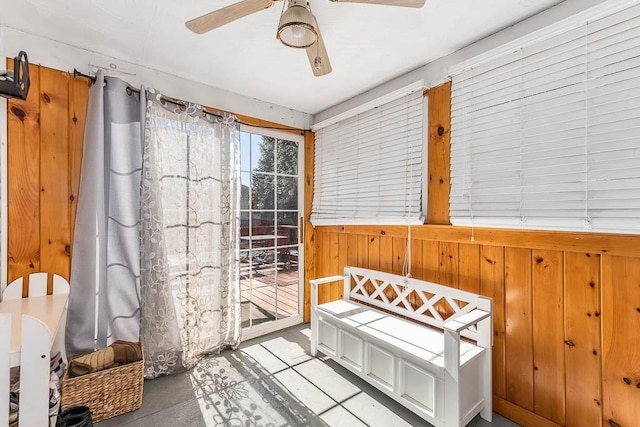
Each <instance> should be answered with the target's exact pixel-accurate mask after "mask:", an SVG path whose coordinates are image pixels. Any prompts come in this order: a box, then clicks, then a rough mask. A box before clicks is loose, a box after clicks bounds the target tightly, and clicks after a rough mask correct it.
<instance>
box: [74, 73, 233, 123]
mask: <svg viewBox="0 0 640 427" xmlns="http://www.w3.org/2000/svg"><path fill="white" fill-rule="evenodd" d="M73 77H83V78H85V79H88V80H89V81H91V83H95V82H96V76H90V75H88V74H84V73H81V72H80V71H78V70H77V69H75V68H74V69H73ZM126 91H127V95H131V94H132V93H134V92H135V93H137V94H138V95H140V89H136V88H134V87H131V86H128V85H127V89H126ZM160 100H161V101H164V102H168V103H170V104H173V105H178V106H181V107H184V106H185V102H184V101H179V100H177V99H172V98H167V97H164V96H162V97H160ZM202 112H203V113H205V114H209V115H211V116H214V117H220V118H221V117H222V115H221V114H218V113H213V112H211V111H208V110H207V109H206V108H204V107H202ZM235 121H236V122H238V123H240V122H239V121H238V119H236V120H235Z"/></svg>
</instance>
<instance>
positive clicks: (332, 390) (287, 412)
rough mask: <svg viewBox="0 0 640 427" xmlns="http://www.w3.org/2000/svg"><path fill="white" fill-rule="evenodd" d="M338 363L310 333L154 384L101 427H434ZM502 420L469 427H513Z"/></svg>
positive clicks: (267, 339) (258, 342) (300, 331)
mask: <svg viewBox="0 0 640 427" xmlns="http://www.w3.org/2000/svg"><path fill="white" fill-rule="evenodd" d="M429 425H430V424H428V423H427V422H425V421H424V420H423V419H422V418H420V417H418V416H417V415H415V414H414V413H413V412H411V411H409V410H408V409H406V408H405V407H403V406H402V405H400V404H398V403H397V402H395V401H394V400H392V399H390V398H389V397H387V396H386V395H385V394H384V393H382V392H380V391H378V390H377V389H375V388H374V387H372V386H371V385H369V384H368V383H366V382H365V381H362V380H361V379H360V378H358V377H356V376H355V375H353V374H352V373H350V372H348V371H347V370H346V369H344V368H343V367H341V366H340V365H338V364H336V363H334V362H333V361H331V360H327V359H325V358H322V357H320V358H312V357H311V356H310V355H309V329H308V325H298V326H294V327H292V328H288V329H285V330H282V331H279V332H277V333H273V334H269V335H266V336H263V337H260V338H256V339H254V340H250V341H247V342H245V343H243V344H242V345H241V346H240V348H239V349H238V350H235V351H231V350H226V351H223V352H222V353H221V354H219V355H215V356H210V357H207V358H205V359H204V360H202V361H201V362H200V363H199V364H198V365H197V366H196V367H195V368H193V369H192V370H190V371H188V372H186V373H182V374H178V375H173V376H170V377H162V378H157V379H155V380H151V381H146V382H145V385H144V396H143V402H142V407H141V408H140V409H138V410H137V411H134V412H131V413H129V414H124V415H121V416H119V417H115V418H112V419H109V420H105V421H103V422H101V423H98V424H97V426H98V427H110V426H126V427H143V426H144V427H147V426H152V427H164V426H172V427H174V426H189V427H191V426H198V427H199V426H207V427H211V426H234V427H235V426H238V427H240V426H243V427H249V426H255V427H262V426H265V427H268V426H274V427H275V426H291V427H295V426H322V427H324V426H345V427H357V426H381V427H389V426H393V427H402V426H429ZM515 425H516V424H514V423H512V422H510V421H508V420H506V419H504V418H502V417H500V416H499V415H496V416H495V417H494V421H493V422H492V423H488V422H486V421H485V420H482V419H481V418H479V417H476V418H475V419H474V420H472V422H471V423H470V424H469V426H474V427H480V426H500V427H511V426H515Z"/></svg>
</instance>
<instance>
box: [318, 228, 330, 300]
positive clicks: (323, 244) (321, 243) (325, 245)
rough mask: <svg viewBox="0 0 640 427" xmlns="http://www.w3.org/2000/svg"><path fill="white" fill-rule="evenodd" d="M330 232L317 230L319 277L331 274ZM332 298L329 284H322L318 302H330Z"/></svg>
mask: <svg viewBox="0 0 640 427" xmlns="http://www.w3.org/2000/svg"><path fill="white" fill-rule="evenodd" d="M329 247H330V246H329V233H324V232H316V254H317V256H316V269H317V271H316V273H317V275H318V277H326V276H330V275H331V273H329V262H330V251H329ZM330 298H331V291H330V287H329V285H321V286H320V287H319V288H318V303H319V304H322V303H325V302H328V301H329V300H330Z"/></svg>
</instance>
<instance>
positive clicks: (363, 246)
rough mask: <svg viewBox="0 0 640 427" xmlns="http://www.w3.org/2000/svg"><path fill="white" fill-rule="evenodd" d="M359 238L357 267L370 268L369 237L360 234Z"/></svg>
mask: <svg viewBox="0 0 640 427" xmlns="http://www.w3.org/2000/svg"><path fill="white" fill-rule="evenodd" d="M356 237H357V238H358V261H357V263H356V267H362V268H368V267H369V236H367V235H364V234H361V235H360V234H359V235H358V236H356Z"/></svg>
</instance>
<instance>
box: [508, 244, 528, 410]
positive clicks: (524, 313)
mask: <svg viewBox="0 0 640 427" xmlns="http://www.w3.org/2000/svg"><path fill="white" fill-rule="evenodd" d="M504 258H505V275H504V276H505V277H504V280H505V283H504V284H505V319H506V346H505V354H506V360H505V364H506V378H507V400H508V401H509V402H511V403H515V404H516V405H518V406H520V407H521V408H524V409H526V410H528V411H533V346H532V345H533V342H532V335H533V328H532V313H531V295H532V292H531V250H530V249H521V248H505V254H504Z"/></svg>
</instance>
